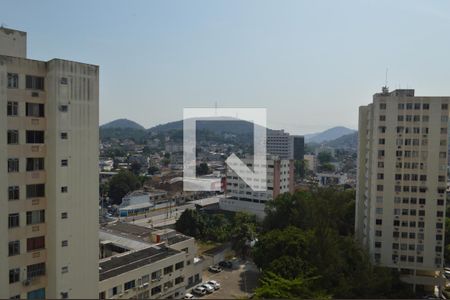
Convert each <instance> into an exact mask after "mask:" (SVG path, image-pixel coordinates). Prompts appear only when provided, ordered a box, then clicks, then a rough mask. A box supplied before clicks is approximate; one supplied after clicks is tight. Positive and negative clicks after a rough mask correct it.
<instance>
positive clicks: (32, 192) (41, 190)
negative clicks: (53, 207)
mask: <svg viewBox="0 0 450 300" xmlns="http://www.w3.org/2000/svg"><path fill="white" fill-rule="evenodd" d="M36 197H45V184H43V183H42V184H29V185H27V198H36Z"/></svg>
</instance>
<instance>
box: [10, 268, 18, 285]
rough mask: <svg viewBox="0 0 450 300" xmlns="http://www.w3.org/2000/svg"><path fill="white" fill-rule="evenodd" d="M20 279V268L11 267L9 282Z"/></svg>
mask: <svg viewBox="0 0 450 300" xmlns="http://www.w3.org/2000/svg"><path fill="white" fill-rule="evenodd" d="M18 281H20V269H19V268H16V269H11V270H9V283H10V284H11V283H14V282H18Z"/></svg>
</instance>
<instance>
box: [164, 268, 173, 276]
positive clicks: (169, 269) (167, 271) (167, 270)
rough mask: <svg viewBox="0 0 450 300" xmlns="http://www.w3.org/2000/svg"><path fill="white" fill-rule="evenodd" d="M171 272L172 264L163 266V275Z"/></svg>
mask: <svg viewBox="0 0 450 300" xmlns="http://www.w3.org/2000/svg"><path fill="white" fill-rule="evenodd" d="M172 272H173V266H168V267H165V268H164V275H166V274H169V273H172Z"/></svg>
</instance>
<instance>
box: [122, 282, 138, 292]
mask: <svg viewBox="0 0 450 300" xmlns="http://www.w3.org/2000/svg"><path fill="white" fill-rule="evenodd" d="M135 286H136V281H135V280H131V281H128V282H125V284H124V285H123V288H124V290H125V291H126V290H129V289H132V288H134V287H135Z"/></svg>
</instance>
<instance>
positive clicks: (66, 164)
mask: <svg viewBox="0 0 450 300" xmlns="http://www.w3.org/2000/svg"><path fill="white" fill-rule="evenodd" d="M98 76H99V68H98V66H94V65H90V64H83V63H77V62H72V61H67V60H61V59H52V60H50V61H37V60H32V59H28V58H27V57H26V33H25V32H20V31H17V30H10V29H6V28H0V116H1V117H0V195H2V196H1V197H0V220H3V221H2V223H1V224H0V245H1V247H0V298H10V297H12V298H17V299H18V298H22V299H24V298H28V299H43V298H53V299H61V298H69V297H70V298H96V297H98V279H99V271H98V139H99V133H98V124H99V120H98V113H99V101H98V97H99V91H98V78H99V77H98Z"/></svg>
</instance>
